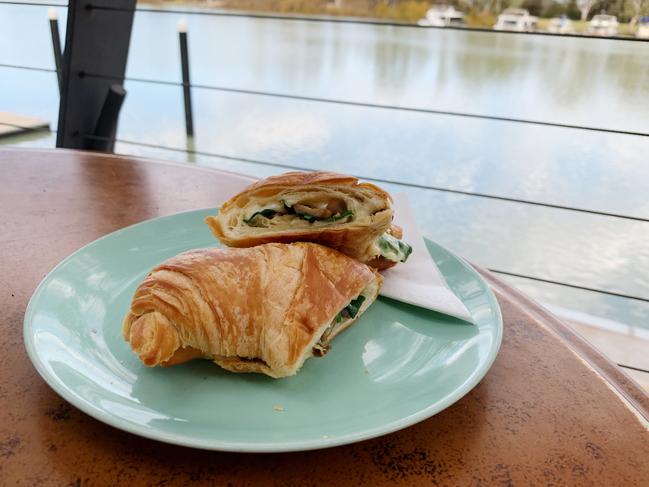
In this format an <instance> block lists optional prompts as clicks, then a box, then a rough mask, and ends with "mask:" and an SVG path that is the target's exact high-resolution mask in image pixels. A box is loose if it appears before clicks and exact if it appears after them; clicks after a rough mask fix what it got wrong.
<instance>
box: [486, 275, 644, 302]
mask: <svg viewBox="0 0 649 487" xmlns="http://www.w3.org/2000/svg"><path fill="white" fill-rule="evenodd" d="M489 270H490V271H491V272H495V273H496V274H502V275H505V276H512V277H520V278H521V279H529V280H531V281H538V282H544V283H547V284H555V285H557V286H563V287H570V288H573V289H580V290H582V291H590V292H593V293H600V294H606V295H608V296H615V297H618V298H625V299H633V300H635V301H642V302H643V303H649V299H647V298H641V297H640V296H633V295H631V294H624V293H618V292H615V291H607V290H604V289H597V288H592V287H587V286H580V285H578V284H570V283H567V282H561V281H554V280H552V279H545V278H542V277H535V276H528V275H525V274H517V273H515V272H508V271H501V270H498V269H489Z"/></svg>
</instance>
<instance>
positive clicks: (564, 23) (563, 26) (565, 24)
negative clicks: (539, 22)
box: [548, 15, 575, 34]
mask: <svg viewBox="0 0 649 487" xmlns="http://www.w3.org/2000/svg"><path fill="white" fill-rule="evenodd" d="M548 32H551V33H553V34H574V33H575V28H574V26H573V24H572V20H570V19H569V18H568V17H566V16H565V15H562V16H561V17H554V18H552V19H550V22H549V24H548Z"/></svg>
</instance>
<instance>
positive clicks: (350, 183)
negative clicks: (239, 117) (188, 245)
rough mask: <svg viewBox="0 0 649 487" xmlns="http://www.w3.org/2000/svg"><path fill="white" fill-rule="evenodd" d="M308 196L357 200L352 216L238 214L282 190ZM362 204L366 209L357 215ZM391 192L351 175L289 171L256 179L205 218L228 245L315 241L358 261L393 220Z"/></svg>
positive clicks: (372, 252)
mask: <svg viewBox="0 0 649 487" xmlns="http://www.w3.org/2000/svg"><path fill="white" fill-rule="evenodd" d="M291 193H293V194H302V195H307V194H308V195H309V196H311V197H317V196H318V195H322V197H334V198H335V197H340V198H343V199H346V200H348V201H349V202H353V204H355V205H357V208H356V214H355V216H354V218H353V219H352V221H349V222H348V221H340V222H333V223H329V224H320V223H316V224H309V223H303V222H298V223H299V224H300V225H298V226H288V227H273V228H258V227H250V226H247V225H246V224H245V223H244V222H243V220H244V219H245V218H246V215H248V214H249V213H251V212H252V210H250V209H249V206H250V205H251V204H257V205H261V206H263V204H264V203H268V204H271V203H277V201H278V200H279V199H281V197H282V196H284V195H286V194H291ZM363 210H364V211H365V213H366V214H364V215H363V216H362V217H361V214H363ZM392 216H393V210H392V199H391V198H390V195H389V194H388V193H387V192H385V191H384V190H382V189H381V188H379V187H378V186H375V185H373V184H370V183H360V182H359V180H358V179H357V178H355V177H353V176H346V175H342V174H337V173H332V172H310V173H306V172H288V173H285V174H282V175H279V176H271V177H269V178H266V179H264V180H261V181H258V182H256V183H254V184H252V185H251V186H249V187H247V188H246V189H244V190H243V191H242V192H241V193H239V194H237V195H235V196H233V197H232V198H230V199H229V200H228V201H226V202H225V203H223V204H222V205H221V208H220V211H219V214H218V215H217V216H209V217H207V218H206V219H205V222H206V223H207V225H208V226H209V227H210V229H211V230H212V233H213V234H214V235H215V236H216V237H217V238H218V239H219V240H220V241H221V242H222V243H223V244H225V245H227V246H230V247H252V246H255V245H260V244H264V243H270V242H282V243H290V242H298V241H302V242H315V243H320V244H322V245H326V246H327V247H331V248H333V249H336V250H339V251H341V252H343V253H344V254H346V255H349V256H350V257H353V258H355V259H357V260H360V261H361V262H370V261H372V259H374V258H375V257H376V247H375V246H374V245H373V243H374V242H375V240H376V239H377V238H378V237H379V236H381V235H382V234H383V233H384V232H385V231H386V230H387V229H388V228H389V227H390V224H391V222H392Z"/></svg>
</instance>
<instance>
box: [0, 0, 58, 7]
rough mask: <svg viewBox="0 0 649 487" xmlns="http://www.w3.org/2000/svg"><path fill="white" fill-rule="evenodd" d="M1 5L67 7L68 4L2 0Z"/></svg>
mask: <svg viewBox="0 0 649 487" xmlns="http://www.w3.org/2000/svg"><path fill="white" fill-rule="evenodd" d="M0 5H21V6H25V7H67V6H68V4H67V3H38V2H11V1H6V0H0Z"/></svg>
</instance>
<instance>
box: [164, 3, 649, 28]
mask: <svg viewBox="0 0 649 487" xmlns="http://www.w3.org/2000/svg"><path fill="white" fill-rule="evenodd" d="M176 1H177V0H176ZM206 2H207V3H213V2H210V1H209V0H206ZM199 3H200V2H199ZM219 3H220V4H221V5H222V6H224V7H226V8H237V9H245V10H248V9H250V10H266V11H276V12H294V13H312V14H319V13H327V14H333V15H351V16H364V17H379V18H391V19H399V20H409V21H416V20H418V19H420V18H421V17H423V15H424V14H425V13H426V10H428V8H430V7H431V6H432V5H434V4H444V5H453V6H454V7H456V8H457V9H458V10H461V11H463V12H465V13H466V14H468V21H469V23H471V24H485V25H486V24H489V23H490V22H493V20H494V19H495V16H497V15H498V14H499V13H500V12H502V11H503V10H504V9H505V8H524V9H527V10H529V12H530V14H532V15H535V16H537V17H543V18H549V17H560V16H562V15H565V16H567V17H569V18H570V19H573V20H589V19H590V18H592V16H593V15H595V14H598V13H602V12H604V13H607V14H611V15H616V16H617V18H618V20H619V21H620V22H630V23H631V24H635V23H636V22H637V21H638V19H639V18H640V17H642V16H645V15H649V0H434V1H421V0H223V1H222V2H219Z"/></svg>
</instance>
